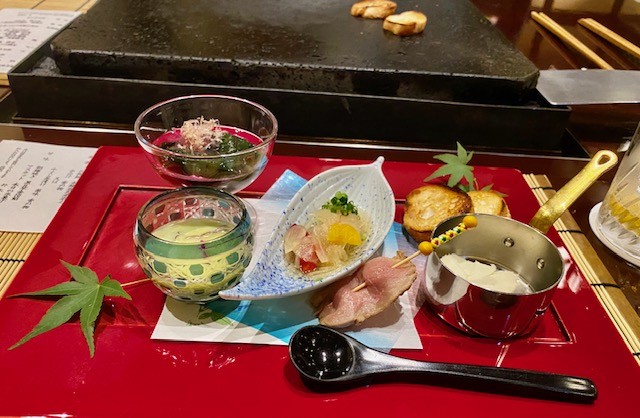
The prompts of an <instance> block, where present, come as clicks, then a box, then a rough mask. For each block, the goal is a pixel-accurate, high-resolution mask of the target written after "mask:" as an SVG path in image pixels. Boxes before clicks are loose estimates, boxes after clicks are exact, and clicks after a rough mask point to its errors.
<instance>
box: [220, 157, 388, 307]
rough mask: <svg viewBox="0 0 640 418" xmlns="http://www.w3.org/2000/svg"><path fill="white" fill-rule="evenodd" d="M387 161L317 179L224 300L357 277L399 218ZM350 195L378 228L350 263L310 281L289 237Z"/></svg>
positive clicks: (298, 195)
mask: <svg viewBox="0 0 640 418" xmlns="http://www.w3.org/2000/svg"><path fill="white" fill-rule="evenodd" d="M383 162H384V158H383V157H378V159H377V160H376V161H374V162H373V163H371V164H367V165H347V166H341V167H336V168H332V169H330V170H327V171H325V172H324V173H321V174H319V175H317V176H316V177H314V178H313V179H311V180H310V181H309V182H308V183H306V184H305V185H304V186H302V188H301V189H300V190H299V191H298V192H297V193H296V194H295V196H294V197H293V198H292V199H291V201H290V202H289V205H288V206H287V208H286V209H285V211H284V212H283V214H282V216H281V217H280V220H279V221H278V224H277V227H276V228H275V230H274V231H273V233H272V235H271V237H270V238H269V240H268V241H267V243H266V245H265V248H264V250H263V251H262V254H261V255H260V258H259V259H258V261H257V263H256V265H255V268H254V269H253V270H252V271H251V272H250V273H249V274H248V275H246V276H245V277H243V278H242V281H241V282H240V283H239V284H238V285H237V286H235V287H233V288H231V289H226V290H223V291H221V292H220V296H221V297H222V298H224V299H232V300H259V299H275V298H281V297H285V296H291V295H296V294H300V293H305V292H309V291H311V290H314V289H317V288H319V287H322V286H325V285H327V284H329V283H331V282H334V281H336V280H338V279H339V278H341V277H344V276H346V275H347V274H350V273H352V272H353V271H355V270H356V269H357V268H358V267H360V266H361V265H362V263H364V262H365V261H366V260H368V259H369V258H370V257H371V256H372V255H373V254H374V253H375V252H376V251H377V250H378V248H380V246H381V245H382V243H383V241H384V238H385V237H386V235H387V233H388V232H389V230H390V229H391V225H392V224H393V218H394V214H395V199H394V197H393V191H392V190H391V187H390V186H389V183H388V182H387V179H386V178H385V177H384V174H383V173H382V163H383ZM338 191H342V192H345V193H346V194H347V195H348V196H349V200H352V201H353V202H354V203H355V205H356V206H357V207H358V209H359V211H361V213H365V214H367V216H368V217H369V219H370V220H371V222H372V229H371V233H370V234H369V236H368V237H367V238H366V240H365V241H364V242H363V243H362V245H360V246H359V247H358V248H356V250H355V253H354V254H352V255H351V259H350V261H349V262H348V263H347V264H345V265H343V266H341V267H339V268H337V269H335V270H332V271H328V272H327V274H326V275H325V276H322V277H319V278H315V279H314V280H309V279H308V278H307V277H306V276H305V275H304V273H302V272H300V271H299V270H298V269H297V268H295V267H294V266H292V265H291V264H290V263H289V262H287V261H286V260H285V259H284V251H283V245H284V244H283V239H284V235H285V233H286V232H287V230H288V229H289V227H291V225H293V224H301V225H303V224H305V223H306V222H307V219H308V216H309V214H310V213H312V212H314V211H316V210H318V209H320V208H321V206H322V205H323V204H324V203H326V202H327V201H329V200H330V199H331V198H332V197H333V196H334V195H335V193H336V192H338Z"/></svg>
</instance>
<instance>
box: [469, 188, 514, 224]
mask: <svg viewBox="0 0 640 418" xmlns="http://www.w3.org/2000/svg"><path fill="white" fill-rule="evenodd" d="M468 194H469V197H470V198H471V202H472V204H473V212H474V213H488V214H490V215H499V216H505V217H507V218H510V217H511V214H510V213H509V208H508V207H507V203H506V202H505V201H504V199H503V198H502V196H500V195H499V194H498V193H496V192H494V191H491V190H473V191H470V192H469V193H468Z"/></svg>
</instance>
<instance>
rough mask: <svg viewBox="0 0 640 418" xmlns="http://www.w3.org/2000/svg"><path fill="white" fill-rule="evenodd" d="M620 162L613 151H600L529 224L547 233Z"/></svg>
mask: <svg viewBox="0 0 640 418" xmlns="http://www.w3.org/2000/svg"><path fill="white" fill-rule="evenodd" d="M617 162H618V156H617V155H616V154H615V153H614V152H611V151H606V150H603V151H598V152H597V153H596V154H595V155H594V156H593V158H592V159H591V161H589V163H588V164H587V165H586V166H585V167H584V168H583V169H582V171H580V172H579V173H578V174H577V175H576V176H575V177H574V178H572V179H571V180H570V181H569V182H568V183H567V184H565V185H564V187H563V188H561V189H560V190H559V191H558V193H556V194H555V195H554V196H553V197H552V198H551V199H549V200H548V201H547V202H546V203H545V204H544V205H542V206H541V207H540V209H539V210H538V212H536V214H535V215H534V217H533V219H531V222H529V225H531V226H532V227H534V228H536V229H537V230H538V231H540V232H542V233H543V234H546V233H547V231H549V228H551V225H553V223H554V222H555V221H556V220H557V219H558V218H559V217H560V216H562V214H563V213H564V212H565V211H566V210H567V209H568V208H569V206H571V205H572V204H573V202H575V201H576V199H578V197H580V195H582V193H584V192H585V191H586V190H587V189H588V188H589V186H591V185H592V184H593V183H594V182H595V181H596V180H597V179H598V178H599V177H600V176H601V175H602V174H604V173H606V172H607V171H609V170H610V169H611V168H612V167H613V166H615V165H616V163H617Z"/></svg>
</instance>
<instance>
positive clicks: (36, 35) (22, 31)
mask: <svg viewBox="0 0 640 418" xmlns="http://www.w3.org/2000/svg"><path fill="white" fill-rule="evenodd" d="M80 14H81V13H80V12H67V11H58V10H31V9H2V10H0V74H6V73H8V72H9V70H11V68H13V67H14V66H15V65H16V64H18V63H19V62H20V61H22V60H23V59H24V58H26V57H27V56H29V54H31V52H32V51H34V50H35V49H37V48H38V47H39V46H40V45H42V44H43V43H44V42H46V41H47V40H48V39H49V38H51V37H52V36H53V35H55V34H56V33H57V32H58V31H59V30H60V29H62V28H64V27H65V26H67V25H68V24H69V23H71V22H72V21H73V20H74V19H75V18H76V17H77V16H78V15H80Z"/></svg>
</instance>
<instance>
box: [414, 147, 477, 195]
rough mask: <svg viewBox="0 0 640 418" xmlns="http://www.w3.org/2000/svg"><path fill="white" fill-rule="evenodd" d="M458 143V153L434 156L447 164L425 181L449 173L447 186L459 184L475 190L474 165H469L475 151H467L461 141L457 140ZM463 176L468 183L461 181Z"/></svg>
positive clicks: (466, 189) (461, 186)
mask: <svg viewBox="0 0 640 418" xmlns="http://www.w3.org/2000/svg"><path fill="white" fill-rule="evenodd" d="M456 144H457V145H458V152H457V153H456V154H439V155H436V156H434V157H433V158H435V159H436V160H440V161H442V162H443V163H445V165H443V166H442V167H440V168H438V169H437V170H436V171H434V172H433V174H431V175H430V176H429V177H427V178H426V179H424V181H425V182H427V181H429V180H433V179H435V178H437V177H442V176H447V175H448V176H449V180H447V186H449V187H454V186H456V185H457V186H458V187H459V188H460V189H462V190H464V191H469V190H474V181H475V179H474V177H473V166H471V165H469V161H471V158H472V157H473V151H471V152H469V153H467V150H465V149H464V147H463V146H462V145H461V144H460V143H459V142H456ZM463 178H464V179H465V180H466V182H467V184H462V183H460V181H461V180H462V179H463Z"/></svg>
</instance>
